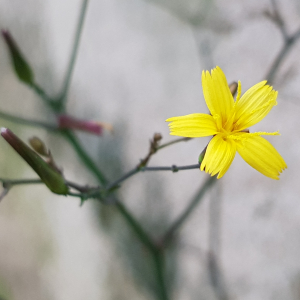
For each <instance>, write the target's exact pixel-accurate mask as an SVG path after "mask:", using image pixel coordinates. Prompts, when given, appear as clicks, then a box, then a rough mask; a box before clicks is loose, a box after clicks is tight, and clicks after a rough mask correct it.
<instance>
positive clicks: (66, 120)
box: [57, 115, 112, 135]
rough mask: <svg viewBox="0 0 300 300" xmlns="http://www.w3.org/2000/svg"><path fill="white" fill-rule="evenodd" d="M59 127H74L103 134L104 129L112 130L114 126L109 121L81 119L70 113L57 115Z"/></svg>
mask: <svg viewBox="0 0 300 300" xmlns="http://www.w3.org/2000/svg"><path fill="white" fill-rule="evenodd" d="M57 120H58V128H59V129H74V130H81V131H85V132H89V133H92V134H96V135H102V132H103V129H104V128H105V129H108V130H110V131H112V126H111V125H110V124H107V123H102V122H94V121H87V120H79V119H76V118H73V117H71V116H68V115H59V116H58V117H57Z"/></svg>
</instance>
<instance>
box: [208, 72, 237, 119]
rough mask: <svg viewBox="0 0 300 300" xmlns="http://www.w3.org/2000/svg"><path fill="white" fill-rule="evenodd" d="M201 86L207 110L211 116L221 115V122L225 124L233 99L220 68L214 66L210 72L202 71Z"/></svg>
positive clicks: (230, 111)
mask: <svg viewBox="0 0 300 300" xmlns="http://www.w3.org/2000/svg"><path fill="white" fill-rule="evenodd" d="M202 88H203V95H204V99H205V102H206V105H207V107H208V109H209V111H210V112H211V114H212V115H213V116H214V115H219V116H221V118H222V123H223V124H225V123H226V121H227V119H228V117H229V115H230V114H231V113H232V107H233V104H234V101H233V97H232V94H231V92H230V89H229V87H228V83H227V80H226V77H225V75H224V73H223V71H222V70H221V68H219V67H216V68H215V69H213V70H212V71H211V74H210V73H209V72H208V71H206V72H205V71H203V72H202Z"/></svg>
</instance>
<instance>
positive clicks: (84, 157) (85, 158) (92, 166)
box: [61, 130, 107, 185]
mask: <svg viewBox="0 0 300 300" xmlns="http://www.w3.org/2000/svg"><path fill="white" fill-rule="evenodd" d="M61 133H62V135H63V136H64V137H65V138H66V140H67V141H68V142H69V143H70V144H71V145H72V146H73V148H74V150H75V151H76V153H77V155H78V156H79V157H80V159H81V161H82V162H83V163H84V165H85V166H86V167H87V169H89V170H90V171H91V172H92V173H93V174H94V175H95V176H96V177H97V179H98V180H99V182H100V183H101V184H102V185H105V184H107V179H106V178H105V176H104V175H103V173H102V172H101V171H100V169H99V168H98V167H97V166H96V163H95V162H94V161H93V160H92V158H91V157H90V156H89V155H88V154H87V152H86V151H85V149H84V148H83V147H82V145H81V144H80V142H79V141H78V139H77V137H76V136H75V135H74V134H73V133H72V132H71V131H69V130H64V131H61Z"/></svg>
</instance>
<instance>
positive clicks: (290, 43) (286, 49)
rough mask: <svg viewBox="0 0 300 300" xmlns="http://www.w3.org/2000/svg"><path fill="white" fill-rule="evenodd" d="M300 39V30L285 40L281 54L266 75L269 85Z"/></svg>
mask: <svg viewBox="0 0 300 300" xmlns="http://www.w3.org/2000/svg"><path fill="white" fill-rule="evenodd" d="M299 38H300V29H299V30H298V31H296V33H294V34H293V35H292V36H290V37H287V38H285V40H284V45H283V47H282V48H281V50H280V52H279V53H278V55H277V56H276V58H275V60H274V62H273V64H272V66H271V68H270V71H269V72H268V74H267V75H266V79H267V80H268V82H269V83H273V81H274V78H275V75H276V73H277V71H278V69H279V67H280V65H281V64H282V62H283V60H284V59H285V57H286V56H287V54H288V53H289V51H290V50H291V49H292V46H293V45H294V44H295V42H296V41H297V40H298V39H299Z"/></svg>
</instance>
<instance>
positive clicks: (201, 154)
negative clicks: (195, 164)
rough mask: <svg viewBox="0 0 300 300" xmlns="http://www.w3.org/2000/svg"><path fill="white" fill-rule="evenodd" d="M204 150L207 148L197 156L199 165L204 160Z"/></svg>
mask: <svg viewBox="0 0 300 300" xmlns="http://www.w3.org/2000/svg"><path fill="white" fill-rule="evenodd" d="M206 149H207V146H206V147H205V148H204V149H203V150H202V152H201V153H200V155H199V158H198V161H199V164H201V163H202V161H203V159H204V156H205V153H206Z"/></svg>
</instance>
